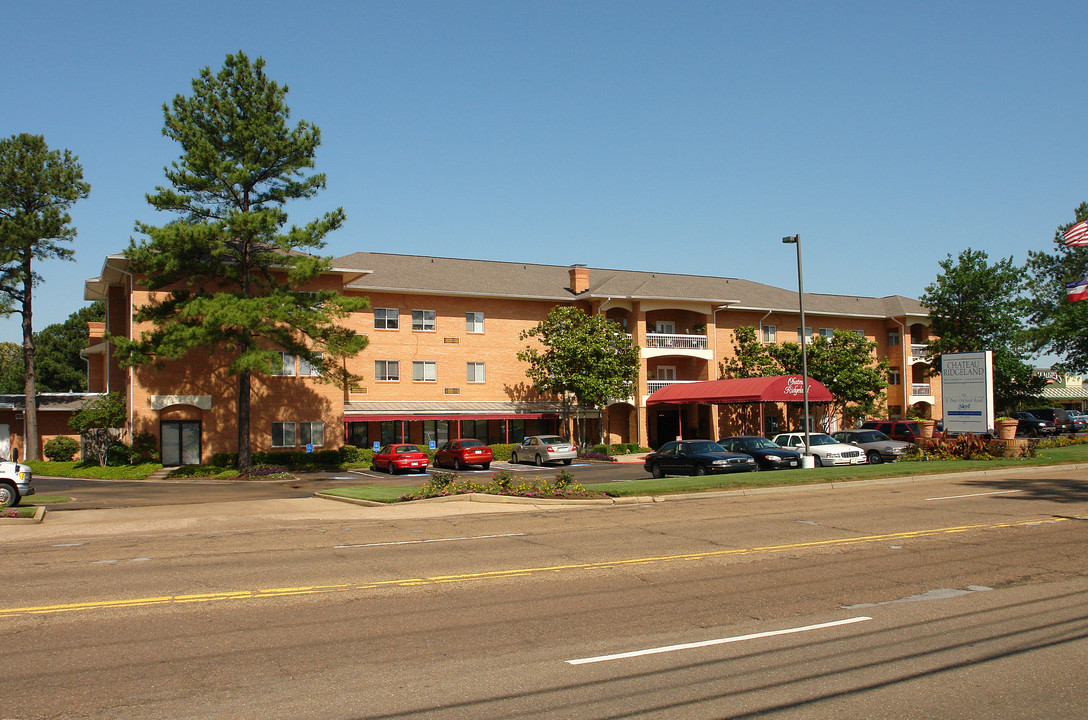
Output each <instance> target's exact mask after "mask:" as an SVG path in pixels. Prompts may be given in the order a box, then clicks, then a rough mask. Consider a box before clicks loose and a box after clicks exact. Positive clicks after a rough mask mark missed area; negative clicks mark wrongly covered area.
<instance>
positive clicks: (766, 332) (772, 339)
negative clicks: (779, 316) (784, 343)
mask: <svg viewBox="0 0 1088 720" xmlns="http://www.w3.org/2000/svg"><path fill="white" fill-rule="evenodd" d="M763 342H764V343H767V344H771V345H773V344H774V343H776V342H778V328H777V327H775V326H774V325H764V326H763Z"/></svg>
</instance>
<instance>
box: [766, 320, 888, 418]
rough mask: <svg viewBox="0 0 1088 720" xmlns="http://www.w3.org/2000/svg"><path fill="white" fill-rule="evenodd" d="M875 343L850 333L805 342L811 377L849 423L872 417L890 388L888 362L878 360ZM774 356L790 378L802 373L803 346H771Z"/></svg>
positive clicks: (833, 407) (840, 333)
mask: <svg viewBox="0 0 1088 720" xmlns="http://www.w3.org/2000/svg"><path fill="white" fill-rule="evenodd" d="M876 347H877V345H876V343H875V342H873V341H871V340H867V339H866V338H865V337H864V336H862V335H860V334H858V333H856V332H853V331H850V330H836V331H835V332H834V333H833V334H832V336H831V337H830V338H826V337H824V336H823V335H817V336H816V337H814V338H812V341H811V342H806V343H805V355H806V358H807V360H808V376H809V377H810V378H813V379H814V380H817V381H819V382H820V383H821V384H823V386H824V387H826V388H827V390H828V392H830V393H831V396H832V397H833V398H834V400H833V401H832V408H831V409H832V412H833V413H835V414H839V415H841V416H842V418H843V420H844V422H846V423H847V424H849V423H850V421H851V420H853V419H854V418H857V417H858V416H860V415H870V414H872V413H873V412H874V411H875V410H876V408H877V407H878V406H879V405H882V404H883V400H884V394H885V393H886V392H887V389H888V360H887V359H886V358H881V359H879V360H877V358H876ZM771 348H772V349H771V353H772V355H773V356H774V358H775V359H776V360H777V361H778V362H779V364H780V365H781V366H782V370H783V372H785V373H786V374H789V375H793V374H800V372H801V346H800V345H799V344H798V343H792V342H787V343H783V344H782V345H779V346H771Z"/></svg>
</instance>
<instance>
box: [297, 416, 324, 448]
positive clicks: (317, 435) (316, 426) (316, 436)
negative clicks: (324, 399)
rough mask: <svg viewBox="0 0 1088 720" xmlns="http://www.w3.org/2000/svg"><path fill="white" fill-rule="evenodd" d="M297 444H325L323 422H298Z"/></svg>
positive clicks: (319, 445) (316, 445)
mask: <svg viewBox="0 0 1088 720" xmlns="http://www.w3.org/2000/svg"><path fill="white" fill-rule="evenodd" d="M298 444H299V445H313V446H314V447H321V446H322V445H324V444H325V423H323V422H300V423H299V424H298Z"/></svg>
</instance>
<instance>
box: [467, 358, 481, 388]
mask: <svg viewBox="0 0 1088 720" xmlns="http://www.w3.org/2000/svg"><path fill="white" fill-rule="evenodd" d="M467 367H468V382H470V383H482V382H484V377H485V375H484V364H483V363H482V362H470V363H468V365H467Z"/></svg>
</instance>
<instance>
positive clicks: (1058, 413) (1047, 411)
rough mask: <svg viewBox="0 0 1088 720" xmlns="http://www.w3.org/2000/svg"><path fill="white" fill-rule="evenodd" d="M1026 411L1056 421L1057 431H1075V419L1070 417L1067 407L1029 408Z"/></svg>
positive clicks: (1040, 417)
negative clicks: (1066, 410)
mask: <svg viewBox="0 0 1088 720" xmlns="http://www.w3.org/2000/svg"><path fill="white" fill-rule="evenodd" d="M1024 412H1029V413H1031V414H1032V415H1034V416H1035V417H1037V418H1039V419H1040V420H1049V421H1050V422H1052V423H1054V427H1055V428H1057V432H1060V433H1067V432H1073V421H1072V420H1070V419H1069V414H1068V413H1066V412H1065V408H1060V407H1049V408H1028V409H1027V410H1025V411H1024Z"/></svg>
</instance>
